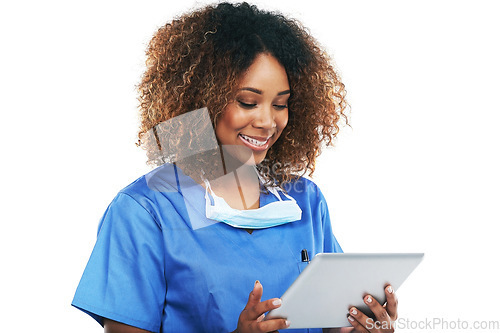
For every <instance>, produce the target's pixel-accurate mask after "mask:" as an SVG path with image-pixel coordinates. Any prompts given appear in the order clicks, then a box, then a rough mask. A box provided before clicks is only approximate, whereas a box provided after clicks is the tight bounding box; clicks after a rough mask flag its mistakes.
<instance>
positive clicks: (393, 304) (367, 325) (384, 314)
mask: <svg viewBox="0 0 500 333" xmlns="http://www.w3.org/2000/svg"><path fill="white" fill-rule="evenodd" d="M385 296H386V298H387V303H386V304H384V305H383V306H382V305H380V303H379V302H377V300H376V299H375V298H373V297H372V296H371V295H365V297H364V298H363V301H364V302H365V304H366V305H368V307H369V308H370V310H371V311H372V312H373V313H374V314H375V319H373V318H370V317H368V316H366V315H365V314H364V313H362V312H361V311H359V310H358V309H356V307H352V308H350V309H349V316H348V317H347V319H348V320H349V322H350V323H351V325H352V326H353V327H354V330H352V331H351V332H352V333H355V332H356V333H357V332H362V333H366V332H370V333H375V332H376V333H392V332H394V321H395V320H396V319H397V318H398V300H397V298H396V294H395V293H394V289H393V288H392V286H390V285H389V286H386V287H385ZM341 332H342V331H341Z"/></svg>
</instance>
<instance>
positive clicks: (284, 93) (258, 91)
mask: <svg viewBox="0 0 500 333" xmlns="http://www.w3.org/2000/svg"><path fill="white" fill-rule="evenodd" d="M240 90H248V91H251V92H254V93H256V94H259V95H262V90H259V89H256V88H251V87H243V88H241V89H240ZM289 93H290V90H284V91H281V92H279V93H278V96H281V95H288V94H289Z"/></svg>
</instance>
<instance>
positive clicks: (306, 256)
mask: <svg viewBox="0 0 500 333" xmlns="http://www.w3.org/2000/svg"><path fill="white" fill-rule="evenodd" d="M300 254H301V257H302V262H307V263H309V253H307V250H306V249H303V250H302V252H301V253H300Z"/></svg>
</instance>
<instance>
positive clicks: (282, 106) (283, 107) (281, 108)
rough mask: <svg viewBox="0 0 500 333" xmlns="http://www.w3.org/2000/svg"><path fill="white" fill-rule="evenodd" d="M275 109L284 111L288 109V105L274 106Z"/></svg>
mask: <svg viewBox="0 0 500 333" xmlns="http://www.w3.org/2000/svg"><path fill="white" fill-rule="evenodd" d="M274 107H275V108H276V109H278V110H283V109H286V108H287V107H288V105H286V104H274Z"/></svg>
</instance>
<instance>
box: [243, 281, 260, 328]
mask: <svg viewBox="0 0 500 333" xmlns="http://www.w3.org/2000/svg"><path fill="white" fill-rule="evenodd" d="M262 291H263V289H262V284H260V282H259V281H255V284H254V285H253V290H252V291H251V292H250V295H248V302H247V304H246V305H245V310H248V309H250V308H252V307H254V306H255V305H257V304H259V303H260V299H261V297H262ZM259 315H260V314H259ZM257 317H258V316H257ZM257 317H255V318H253V319H256V318H257Z"/></svg>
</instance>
